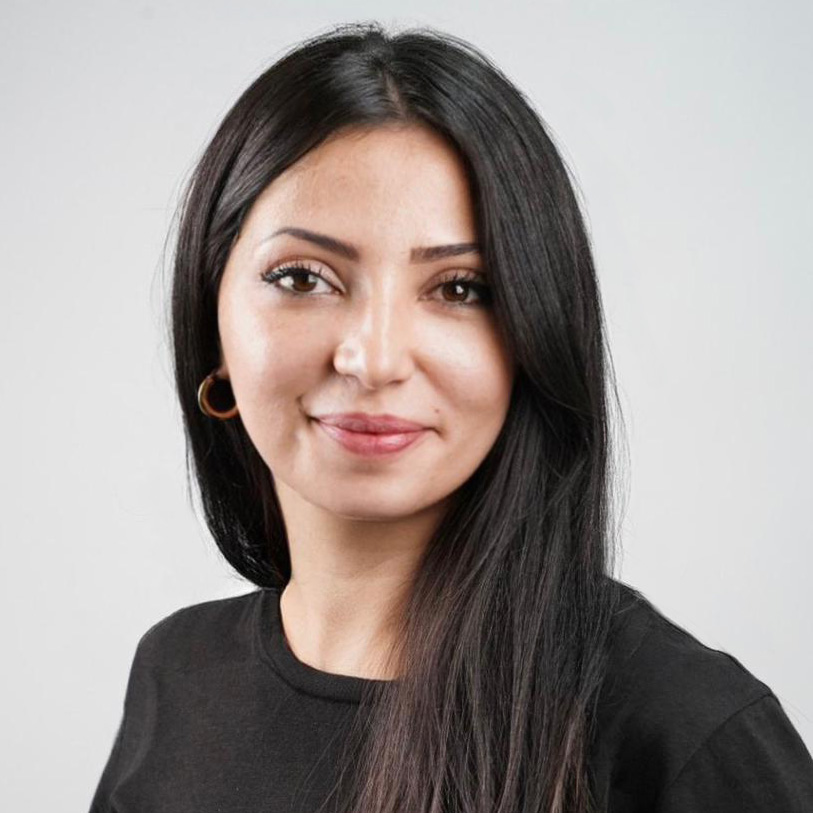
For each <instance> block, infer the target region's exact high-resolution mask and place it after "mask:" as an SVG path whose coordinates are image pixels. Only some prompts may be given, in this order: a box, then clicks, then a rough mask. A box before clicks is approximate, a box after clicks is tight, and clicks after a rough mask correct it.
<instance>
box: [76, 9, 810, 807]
mask: <svg viewBox="0 0 813 813" xmlns="http://www.w3.org/2000/svg"><path fill="white" fill-rule="evenodd" d="M172 320H173V339H174V356H175V369H176V381H177V389H178V395H179V398H180V401H181V406H182V410H183V415H184V419H185V427H186V432H187V435H188V442H189V448H190V451H191V457H192V460H193V464H194V469H195V474H196V476H197V481H198V485H199V487H200V492H201V497H202V504H203V508H204V512H205V516H206V520H207V523H208V525H209V527H210V529H211V531H212V534H213V535H214V538H215V540H216V542H217V544H218V546H219V548H220V550H221V551H222V553H223V555H224V556H225V557H226V559H227V560H228V561H229V562H230V563H231V564H232V565H233V567H234V568H235V569H236V570H237V571H238V572H239V573H240V574H241V575H242V576H244V577H245V578H246V579H248V580H249V581H250V582H251V583H252V584H253V585H255V586H256V588H257V589H254V590H253V591H252V592H249V593H247V594H245V595H242V596H238V597H235V598H228V599H222V600H215V601H209V602H205V603H202V604H197V605H194V606H191V607H186V608H182V609H180V610H178V611H177V612H175V613H173V614H172V615H170V616H169V617H167V618H165V619H163V620H161V621H160V622H159V623H157V624H156V625H155V626H153V627H152V628H151V629H150V630H149V631H148V632H147V633H145V635H144V636H143V637H142V639H141V641H140V642H139V644H138V647H137V650H136V653H135V657H134V661H133V664H132V669H131V673H130V679H129V683H128V687H127V695H126V699H125V705H124V715H123V719H122V724H121V726H120V728H119V732H118V736H117V738H116V740H115V744H114V746H113V749H112V753H111V755H110V759H109V761H108V764H107V765H106V767H105V769H104V772H103V774H102V776H101V780H100V782H99V785H98V788H97V791H96V795H95V798H94V800H93V803H92V810H93V811H96V812H97V813H100V812H101V811H110V810H120V811H124V810H133V811H135V810H137V811H152V810H155V811H158V810H161V811H167V810H172V811H186V810H189V811H195V812H196V813H204V811H238V810H239V811H259V810H263V811H300V810H301V811H316V810H342V811H348V813H349V812H350V811H353V812H354V813H372V812H373V811H375V813H395V811H409V813H418V812H419V811H426V813H429V811H437V812H438V813H440V812H441V811H465V813H481V812H482V813H486V812H487V813H518V812H519V811H551V813H556V812H559V813H575V812H576V811H578V812H581V811H612V812H613V813H622V812H623V813H631V811H660V813H677V811H701V810H702V811H710V810H714V811H737V813H741V811H744V810H755V811H756V810H758V811H766V813H767V811H779V810H781V811H798V812H799V813H801V811H809V810H811V809H813V760H811V757H810V754H809V753H808V752H807V750H806V748H805V746H804V744H803V743H802V741H801V739H800V737H799V735H798V733H797V732H796V731H795V730H794V728H793V727H792V725H791V723H790V721H789V719H788V718H787V716H786V715H785V713H784V710H783V708H782V706H781V705H780V703H779V701H778V700H777V698H776V697H775V695H774V694H773V693H772V691H771V689H770V688H769V687H768V686H767V685H766V684H764V683H763V682H761V681H760V680H758V679H757V678H756V677H755V676H753V675H752V674H750V673H749V672H748V671H747V670H746V669H745V668H744V667H743V666H742V665H741V664H740V663H739V662H738V661H737V660H736V659H735V658H733V657H731V656H730V655H728V654H727V653H724V652H719V651H716V650H712V649H709V648H708V647H706V646H704V645H703V644H702V643H701V642H700V641H698V640H697V639H696V638H694V637H693V636H691V635H690V634H689V633H688V632H686V631H684V630H682V629H680V628H679V627H677V626H676V625H674V624H673V623H672V622H671V621H670V620H669V619H667V618H666V617H665V616H663V615H662V614H661V613H660V612H659V611H658V610H657V609H656V608H655V607H654V606H653V605H652V604H651V603H650V602H648V601H647V600H646V599H645V598H644V597H643V596H642V595H641V594H640V593H638V592H637V591H635V590H633V589H632V588H630V587H629V586H627V585H625V584H623V583H622V582H620V581H617V580H615V579H613V578H612V577H611V575H610V574H611V573H612V561H611V560H612V553H613V542H612V539H613V530H612V528H611V525H612V522H611V512H610V506H611V504H612V501H611V486H612V484H613V482H614V478H613V476H612V475H613V470H612V467H611V455H610V445H609V440H610V429H609V427H610V423H609V394H610V393H611V392H612V389H611V388H610V386H609V384H610V382H611V380H612V379H611V374H610V366H609V353H608V352H607V350H606V344H605V333H604V324H603V317H602V310H601V303H600V297H599V291H598V286H597V282H596V277H595V270H594V266H593V261H592V257H591V251H590V246H589V241H588V236H587V234H586V230H585V227H584V223H583V220H582V216H581V214H580V210H579V207H578V204H577V200H576V197H575V194H574V191H573V187H572V185H571V182H570V179H569V176H568V173H567V169H566V167H565V165H564V163H563V161H562V159H561V157H560V155H559V153H558V152H557V150H556V148H555V146H554V145H553V143H552V141H551V139H550V137H549V136H548V134H547V133H546V130H545V128H544V126H543V124H542V122H541V121H540V119H539V117H538V116H537V115H536V114H535V112H534V111H533V110H532V109H531V107H530V106H529V104H528V102H527V100H526V99H525V98H524V97H523V96H522V94H521V93H520V91H518V90H517V89H516V88H514V87H513V86H512V85H511V84H510V82H509V81H508V80H507V79H506V78H505V77H504V76H503V75H502V74H501V73H500V71H499V70H498V69H497V68H496V67H495V66H494V65H492V64H491V63H490V62H489V61H488V60H487V59H486V58H485V57H484V56H483V55H482V54H480V53H479V52H478V51H476V50H475V49H474V48H472V47H471V46H470V45H468V44H466V43H464V42H461V41H460V40H457V39H456V38H453V37H451V36H449V35H441V34H439V33H437V32H433V31H431V30H429V31H427V30H425V29H424V30H421V31H411V32H403V33H400V34H398V35H397V36H393V35H389V34H387V33H385V31H384V30H382V28H381V27H380V26H377V25H375V24H371V25H366V26H362V25H358V26H342V27H339V29H337V30H334V31H332V32H330V33H328V34H325V35H322V36H318V37H315V38H313V39H311V40H308V41H307V42H305V43H303V44H301V45H300V46H298V47H297V48H295V49H293V50H292V51H291V52H289V53H288V54H287V55H285V56H284V57H283V58H282V59H280V60H279V61H278V62H277V63H276V64H275V65H273V66H272V67H271V68H270V69H268V70H267V71H266V72H265V73H264V74H263V75H262V76H260V77H259V78H258V79H257V80H256V81H255V82H254V83H253V84H252V85H251V87H249V88H248V89H247V90H246V91H245V93H244V94H243V95H242V96H241V98H240V99H239V100H238V101H237V103H236V104H235V105H234V107H233V108H232V110H231V111H230V112H229V113H228V114H227V116H226V118H225V120H224V121H223V123H222V125H221V126H220V128H219V130H218V132H217V133H216V135H215V136H214V138H213V140H212V142H211V144H210V145H209V146H208V148H207V149H206V151H205V153H204V155H203V157H202V158H201V160H200V162H199V164H198V166H197V168H196V171H195V173H194V176H193V178H192V180H191V183H190V186H189V190H188V195H187V197H186V199H185V201H184V205H183V210H182V218H181V223H180V230H179V235H178V242H177V251H176V255H175V277H174V288H173V297H172Z"/></svg>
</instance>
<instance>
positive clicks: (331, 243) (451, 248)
mask: <svg viewBox="0 0 813 813" xmlns="http://www.w3.org/2000/svg"><path fill="white" fill-rule="evenodd" d="M279 234H290V235H291V236H292V237H298V238H299V239H300V240H307V241H308V242H310V243H314V244H315V245H317V246H320V247H321V248H323V249H325V250H327V251H332V252H333V253H334V254H338V255H339V256H341V257H344V258H345V259H346V260H353V261H358V259H359V257H360V256H361V252H360V251H359V249H358V248H357V247H356V246H354V245H352V244H350V243H345V242H343V241H341V240H338V239H336V238H335V237H330V236H328V235H327V234H319V233H318V232H315V231H310V230H309V229H301V228H298V227H296V226H284V227H283V228H281V229H277V230H276V231H275V232H273V233H271V234H269V235H268V237H264V238H263V239H262V240H260V242H259V243H258V244H257V245H261V244H262V243H265V242H267V241H268V240H271V239H272V238H273V237H276V236H277V235H279ZM479 253H480V246H479V245H478V244H477V243H450V244H448V245H445V246H418V247H416V248H413V249H412V250H411V251H410V253H409V261H410V262H412V263H429V262H433V261H434V260H444V259H446V258H447V257H459V256H460V255H461V254H479Z"/></svg>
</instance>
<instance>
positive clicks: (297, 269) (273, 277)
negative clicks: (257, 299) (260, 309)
mask: <svg viewBox="0 0 813 813" xmlns="http://www.w3.org/2000/svg"><path fill="white" fill-rule="evenodd" d="M308 277H312V278H313V279H312V280H311V281H310V282H308ZM262 278H263V280H264V281H265V282H267V283H269V284H270V285H274V286H275V287H276V288H279V289H280V290H281V291H283V292H284V293H286V294H292V295H293V296H307V295H308V294H310V293H312V292H313V286H314V284H318V281H319V280H321V281H322V282H324V283H325V284H326V285H328V287H330V288H332V286H331V285H329V283H328V282H327V281H326V280H325V278H324V277H323V276H322V275H321V274H319V273H317V272H316V271H314V270H312V269H311V268H309V267H308V266H307V265H306V264H303V263H296V264H291V265H283V266H280V267H279V268H275V269H272V270H271V271H267V272H265V273H264V274H263V275H262ZM283 279H287V280H292V284H291V285H290V286H288V285H281V284H279V281H280V280H283ZM314 280H316V281H317V282H314ZM294 286H305V290H302V289H301V288H297V287H294Z"/></svg>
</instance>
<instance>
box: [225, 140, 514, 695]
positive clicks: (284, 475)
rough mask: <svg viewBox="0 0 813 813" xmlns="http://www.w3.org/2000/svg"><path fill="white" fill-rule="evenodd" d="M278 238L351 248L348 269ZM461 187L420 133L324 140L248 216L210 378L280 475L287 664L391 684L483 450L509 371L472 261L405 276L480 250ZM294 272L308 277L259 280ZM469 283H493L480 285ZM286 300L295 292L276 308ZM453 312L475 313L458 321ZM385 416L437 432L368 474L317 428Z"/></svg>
mask: <svg viewBox="0 0 813 813" xmlns="http://www.w3.org/2000/svg"><path fill="white" fill-rule="evenodd" d="M288 226H296V227H300V228H305V229H308V230H311V231H314V232H318V233H321V234H326V235H330V236H332V237H335V238H337V239H338V240H341V241H342V242H345V243H349V244H352V245H353V246H355V247H357V249H358V253H359V256H358V258H357V259H349V258H347V257H344V256H341V255H340V254H338V253H335V252H333V251H331V250H329V249H327V248H325V247H322V246H318V245H315V244H313V243H312V242H309V241H307V240H304V239H302V238H301V237H295V236H291V235H285V234H283V235H278V236H275V237H273V238H270V239H269V235H271V234H272V232H274V231H275V230H277V229H280V228H282V227H288ZM476 240H477V235H476V229H475V220H474V210H473V205H472V200H471V196H470V189H469V186H468V181H467V178H466V175H465V171H464V168H463V165H462V163H461V162H460V159H459V157H458V156H457V155H456V153H455V152H454V151H453V149H452V148H451V147H450V146H449V145H448V144H447V143H446V142H445V141H444V140H443V139H442V138H441V137H440V136H439V135H438V134H436V133H435V132H434V131H432V130H430V129H428V128H424V127H418V126H412V125H410V126H408V127H392V126H388V127H385V128H378V129H374V130H366V131H360V130H351V131H346V132H343V133H339V134H334V136H333V137H332V138H331V139H329V140H328V141H326V142H324V143H323V144H321V145H320V146H319V147H317V148H316V149H314V150H312V151H311V152H310V153H308V154H307V155H306V156H304V157H303V158H302V159H301V160H300V161H299V162H297V163H296V164H295V165H293V166H292V167H290V168H289V169H288V170H286V171H285V172H284V173H283V174H282V175H280V176H279V177H278V178H276V179H275V180H274V181H273V182H272V183H271V184H269V186H268V187H267V188H266V189H265V190H264V191H263V192H262V193H261V195H260V196H259V197H258V198H257V199H256V200H255V202H254V205H253V206H252V208H251V209H250V211H249V212H248V214H247V216H246V218H245V220H244V223H243V226H242V229H241V232H240V235H239V237H238V239H237V240H236V242H235V243H234V245H233V247H232V249H231V252H230V254H229V257H228V260H227V264H226V268H225V270H224V274H223V278H222V281H221V286H220V290H219V293H218V327H219V332H220V341H221V365H220V368H219V371H218V372H219V374H220V375H221V376H222V377H224V378H229V379H230V380H231V386H232V390H233V392H234V396H235V400H236V403H237V405H238V408H239V410H240V414H241V417H242V420H243V424H244V426H245V428H246V431H247V433H248V435H249V437H250V438H251V441H252V442H253V443H254V445H255V446H256V448H257V450H258V452H259V454H260V455H261V457H262V459H263V460H264V461H265V463H266V464H267V466H268V467H269V469H270V470H271V472H272V473H273V477H274V482H275V486H276V489H277V495H278V498H279V502H280V505H281V507H282V511H283V516H284V520H285V525H286V528H287V531H288V540H289V546H290V553H291V562H292V577H291V580H290V582H289V584H288V585H287V586H286V587H285V589H284V591H283V593H282V598H281V603H280V607H281V614H282V622H283V627H284V630H285V635H286V639H287V641H288V645H289V647H290V648H291V650H292V651H293V653H294V654H295V655H296V657H297V658H298V659H299V660H300V661H302V662H304V663H306V664H308V665H310V666H312V667H314V668H316V669H320V670H322V671H325V672H331V673H334V674H343V675H353V676H357V677H365V678H379V679H390V678H392V677H395V676H397V673H396V672H388V671H387V667H386V666H385V665H384V653H385V652H386V651H388V647H389V645H390V644H392V642H393V634H392V627H393V623H392V621H393V618H395V617H396V616H397V613H398V608H399V606H400V602H401V601H402V600H403V598H404V596H405V591H406V589H407V586H408V584H409V582H410V579H411V577H412V575H413V574H414V572H415V568H416V565H417V562H418V559H419V557H420V555H421V553H422V552H423V550H424V549H425V547H426V545H427V543H428V541H429V538H430V537H431V534H432V532H433V531H434V529H435V528H436V526H437V524H438V523H439V522H440V520H441V518H442V516H443V514H444V512H445V511H446V509H447V507H448V503H449V498H450V495H452V494H453V493H454V492H455V490H457V489H458V488H459V487H460V486H461V485H462V484H463V483H464V482H465V481H466V480H467V479H468V478H469V477H470V476H471V475H472V474H473V473H474V471H475V470H476V469H477V467H478V466H479V465H480V463H481V461H482V460H483V458H484V457H485V456H486V454H487V453H488V451H489V450H490V449H491V447H492V446H493V444H494V442H495V440H496V438H497V436H498V434H499V432H500V429H501V428H502V425H503V423H504V421H505V416H506V413H507V411H508V407H509V402H510V395H511V388H512V384H513V380H514V368H513V364H512V361H511V359H510V358H509V357H508V354H507V352H506V350H505V348H504V346H503V345H502V343H501V341H500V338H499V335H498V332H497V325H496V321H495V317H494V315H493V310H492V308H491V307H490V306H489V305H488V304H485V305H483V304H477V303H478V302H479V301H480V300H479V295H478V291H477V289H476V288H474V287H472V286H457V285H455V284H453V283H452V284H450V283H448V282H446V284H442V283H443V282H444V276H445V279H448V278H451V277H453V276H454V275H455V273H457V274H458V275H460V274H463V275H469V276H473V275H474V273H475V272H481V273H484V272H485V269H484V267H483V263H482V259H481V257H480V255H479V253H466V254H461V255H459V256H452V257H447V258H445V259H435V260H434V261H431V262H420V263H417V262H411V261H410V256H411V255H410V252H411V250H412V249H413V248H414V247H418V246H435V245H445V244H451V243H475V242H476ZM290 260H304V261H307V266H308V268H307V270H308V271H310V272H311V274H313V273H314V272H315V273H318V274H319V275H321V276H322V277H323V278H324V280H320V279H318V277H316V276H309V275H304V274H303V275H300V276H294V277H287V278H285V279H282V280H280V281H278V282H276V283H273V284H271V283H269V282H268V281H266V280H264V279H263V278H262V275H263V274H267V273H268V272H269V271H272V270H274V269H275V268H277V267H279V266H280V264H282V263H284V262H286V263H287V262H288V261H290ZM475 281H481V282H482V281H485V279H484V278H480V279H479V280H478V279H475ZM284 289H288V291H291V290H293V291H294V292H295V293H296V292H297V291H298V292H300V293H301V295H300V296H296V295H295V293H294V294H291V293H287V292H286V290H284ZM460 302H463V303H467V304H458V303H460ZM351 411H359V412H367V413H390V414H394V415H398V416H401V417H404V418H407V419H410V420H414V421H417V422H419V423H421V424H422V425H424V426H427V427H429V428H430V431H429V432H427V433H426V434H425V435H424V437H423V438H422V439H421V440H419V441H418V442H417V443H416V444H413V446H411V447H410V448H408V449H405V450H403V451H401V452H399V453H398V454H397V455H395V456H394V457H391V458H389V459H387V458H374V459H370V458H362V457H359V456H357V455H355V454H353V453H351V452H348V451H346V450H345V449H344V448H343V447H342V446H340V445H339V444H338V443H337V442H336V441H334V440H333V439H331V438H330V437H329V436H328V435H327V434H326V433H325V432H324V430H323V429H322V427H321V426H319V424H318V423H317V422H315V421H314V420H312V419H311V418H310V416H312V415H315V414H324V413H327V412H351Z"/></svg>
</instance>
